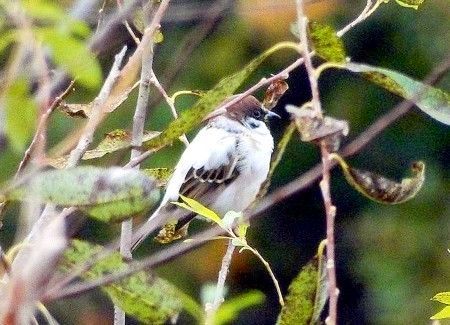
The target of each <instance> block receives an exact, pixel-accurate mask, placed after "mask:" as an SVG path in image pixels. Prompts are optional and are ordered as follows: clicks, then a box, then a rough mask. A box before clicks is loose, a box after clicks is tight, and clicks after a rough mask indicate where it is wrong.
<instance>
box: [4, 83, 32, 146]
mask: <svg viewBox="0 0 450 325" xmlns="http://www.w3.org/2000/svg"><path fill="white" fill-rule="evenodd" d="M4 103H5V115H6V121H5V122H6V123H5V132H6V135H7V136H8V139H9V141H11V144H12V146H13V148H14V149H15V150H16V151H18V152H22V151H23V150H24V149H25V147H26V145H27V143H28V141H29V140H30V139H31V138H32V137H33V134H34V132H35V129H36V120H37V109H38V108H37V105H36V103H35V101H34V100H33V99H32V98H31V97H30V93H29V89H28V83H27V81H26V80H25V79H23V78H21V79H17V80H15V81H14V82H13V83H12V84H11V85H10V86H9V87H8V89H7V90H6V93H5V97H4Z"/></svg>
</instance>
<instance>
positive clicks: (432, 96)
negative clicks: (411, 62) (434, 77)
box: [345, 63, 450, 125]
mask: <svg viewBox="0 0 450 325" xmlns="http://www.w3.org/2000/svg"><path fill="white" fill-rule="evenodd" d="M345 68H346V69H348V70H350V71H352V72H357V73H361V74H362V75H363V76H364V78H366V79H368V80H369V81H371V82H373V83H375V84H377V85H378V86H380V87H383V88H384V89H386V90H388V91H390V92H391V93H393V94H396V95H398V96H400V97H403V98H405V99H408V100H413V101H414V103H415V104H416V106H417V107H418V108H420V109H421V110H422V111H423V112H425V113H426V114H428V115H429V116H431V117H432V118H434V119H435V120H438V121H439V122H442V123H444V124H447V125H450V95H449V94H448V93H447V92H445V91H443V90H441V89H438V88H435V87H431V86H428V85H426V84H424V83H422V82H420V81H417V80H414V79H412V78H410V77H408V76H405V75H404V74H401V73H399V72H396V71H393V70H389V69H384V68H379V67H374V66H369V65H365V64H360V63H347V64H346V65H345Z"/></svg>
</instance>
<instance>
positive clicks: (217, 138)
mask: <svg viewBox="0 0 450 325" xmlns="http://www.w3.org/2000/svg"><path fill="white" fill-rule="evenodd" d="M237 145H238V139H237V137H236V134H233V133H230V132H226V131H225V130H223V129H219V128H214V127H205V128H203V129H202V130H200V132H199V133H198V134H197V136H196V137H195V138H194V139H193V140H192V142H191V143H190V144H189V146H188V147H187V148H186V150H185V151H184V152H183V154H182V155H181V158H180V160H179V162H178V164H177V166H176V167H175V171H174V173H173V175H172V177H171V179H170V180H169V183H168V184H167V188H166V193H165V195H164V198H163V200H162V202H161V205H160V207H159V208H158V209H157V210H156V211H155V212H154V213H153V214H152V216H151V217H150V218H149V219H148V220H147V222H146V223H145V224H144V225H143V226H141V227H140V229H139V230H138V231H137V232H136V233H135V235H134V236H133V245H132V246H133V249H135V248H136V247H137V246H138V245H139V244H140V243H141V242H142V241H143V240H144V239H145V238H146V237H147V236H148V235H149V234H150V233H151V232H153V231H154V230H155V229H157V228H158V227H160V226H162V225H163V224H164V223H166V222H167V221H169V220H180V219H181V222H180V223H179V224H178V225H177V229H179V228H180V227H184V226H185V225H186V224H187V223H188V222H189V221H190V220H191V219H192V218H193V217H195V214H193V213H192V212H190V211H188V210H185V209H181V208H179V207H177V206H176V205H175V204H171V203H170V202H173V201H178V200H180V197H179V196H180V194H181V195H184V196H186V197H189V198H192V199H195V200H197V201H199V202H200V203H202V204H203V205H206V206H208V205H210V204H211V203H212V200H214V197H215V194H216V193H219V192H220V191H222V190H223V187H225V186H226V185H228V184H230V183H231V182H232V181H233V180H235V179H236V178H237V176H238V175H239V163H240V159H241V158H242V157H238V156H237V150H236V146H237Z"/></svg>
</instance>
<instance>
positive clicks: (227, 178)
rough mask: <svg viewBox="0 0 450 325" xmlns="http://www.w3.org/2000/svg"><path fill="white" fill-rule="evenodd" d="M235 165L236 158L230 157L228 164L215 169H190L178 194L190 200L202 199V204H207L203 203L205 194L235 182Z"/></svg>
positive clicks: (236, 171) (237, 172)
mask: <svg viewBox="0 0 450 325" xmlns="http://www.w3.org/2000/svg"><path fill="white" fill-rule="evenodd" d="M237 163H238V158H237V157H232V159H230V163H229V164H226V165H221V166H219V167H217V168H215V169H210V170H206V169H205V168H204V167H201V168H198V169H195V168H193V167H192V168H191V169H190V170H189V172H188V173H187V175H186V178H185V181H184V182H183V184H182V185H181V187H180V194H181V195H183V196H186V197H189V198H192V199H200V198H202V199H203V200H201V203H202V204H209V203H210V202H205V199H206V195H205V194H206V193H208V192H213V191H216V190H218V189H219V188H220V187H222V186H224V185H226V184H229V183H230V182H232V181H233V180H235V179H236V177H238V175H239V171H238V169H237V165H238V164H237Z"/></svg>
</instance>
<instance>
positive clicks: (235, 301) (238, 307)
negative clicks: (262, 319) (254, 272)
mask: <svg viewBox="0 0 450 325" xmlns="http://www.w3.org/2000/svg"><path fill="white" fill-rule="evenodd" d="M264 298H265V297H264V294H262V293H261V292H259V291H256V290H255V291H250V292H246V293H243V294H240V295H239V296H237V297H233V298H231V299H228V300H226V301H225V302H224V303H223V304H222V305H220V307H219V309H218V310H217V312H216V314H215V319H214V324H215V325H222V324H229V323H231V322H232V321H234V320H235V319H236V318H237V317H238V316H239V313H240V312H241V311H242V310H244V309H247V308H250V307H253V306H256V305H260V304H262V303H263V302H264Z"/></svg>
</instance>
